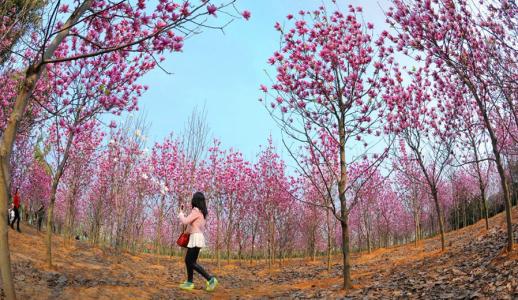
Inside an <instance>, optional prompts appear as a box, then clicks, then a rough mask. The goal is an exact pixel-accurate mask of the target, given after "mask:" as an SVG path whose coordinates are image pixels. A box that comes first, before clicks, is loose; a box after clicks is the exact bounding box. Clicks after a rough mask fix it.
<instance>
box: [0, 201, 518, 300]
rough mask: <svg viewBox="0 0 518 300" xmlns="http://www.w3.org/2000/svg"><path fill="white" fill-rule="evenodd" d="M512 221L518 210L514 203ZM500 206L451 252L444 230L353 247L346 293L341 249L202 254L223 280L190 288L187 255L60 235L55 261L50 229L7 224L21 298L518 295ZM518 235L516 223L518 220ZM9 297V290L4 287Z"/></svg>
mask: <svg viewBox="0 0 518 300" xmlns="http://www.w3.org/2000/svg"><path fill="white" fill-rule="evenodd" d="M513 213H514V216H513V220H516V219H517V215H518V209H516V208H515V209H514V212H513ZM504 226H505V223H504V218H503V215H502V214H500V215H498V216H495V217H494V218H492V219H491V220H490V230H489V231H486V230H485V228H484V221H480V222H478V223H477V224H475V225H472V226H469V227H466V228H463V229H461V230H458V231H455V232H450V233H448V234H447V235H446V240H447V245H448V247H447V250H446V251H445V252H441V251H440V240H439V239H438V237H436V238H432V239H427V240H424V241H421V242H419V243H418V245H417V246H415V245H414V244H409V245H403V246H399V247H393V248H388V249H385V248H383V249H378V250H376V251H373V252H372V253H370V254H354V255H353V259H352V264H353V269H352V276H353V284H354V289H352V290H350V291H344V290H342V289H341V284H342V278H341V276H340V275H341V273H342V267H341V261H340V258H339V256H337V257H335V258H334V259H333V265H332V268H331V271H329V272H328V271H327V267H326V263H325V259H324V258H321V259H318V260H317V261H314V262H312V261H309V260H305V259H289V260H286V261H285V262H284V263H283V265H282V266H279V264H278V263H277V264H275V266H274V267H273V268H272V269H268V266H267V265H266V264H265V263H264V261H260V262H255V263H254V264H253V265H251V264H250V263H249V262H242V263H241V264H240V263H239V262H237V261H232V262H231V263H230V264H228V263H227V262H226V261H224V262H222V267H221V268H220V269H218V268H216V265H215V264H214V263H213V262H212V261H211V260H207V259H201V260H200V264H202V265H204V266H205V267H206V268H207V269H208V270H209V271H210V272H213V273H215V274H216V275H217V277H218V279H219V281H220V285H219V286H218V289H217V290H216V291H215V292H213V293H207V292H205V291H204V290H203V289H202V288H203V287H204V286H205V285H204V280H203V278H201V277H199V276H198V275H195V284H196V288H195V290H193V291H191V292H184V291H182V290H180V289H179V288H178V284H179V283H180V282H182V281H183V280H185V274H184V273H185V271H184V265H183V260H182V258H178V257H173V258H171V257H167V256H156V255H151V254H140V255H138V256H134V255H130V254H127V253H123V254H119V255H115V254H114V253H112V251H110V250H103V249H100V248H96V247H92V246H90V245H89V244H88V243H86V242H81V241H72V242H70V245H69V246H66V247H65V246H63V239H62V237H60V236H55V237H54V243H53V249H54V250H53V251H54V258H53V259H54V264H55V267H54V268H53V269H48V268H47V267H46V263H45V246H44V245H45V244H44V235H43V234H42V233H38V232H36V231H35V230H34V229H33V228H31V227H29V226H28V225H26V226H22V230H23V233H18V232H15V231H12V230H11V231H10V232H9V239H10V249H11V257H12V263H13V271H14V278H15V286H16V290H17V294H18V298H19V299H110V300H113V299H185V298H199V299H228V298H233V299H236V298H285V299H291V298H302V299H304V298H326V299H327V298H343V297H346V298H443V299H451V298H456V299H473V298H498V299H506V298H508V299H511V298H517V297H518V250H514V251H513V252H511V253H507V252H505V251H504V249H505V243H506V235H505V230H504ZM514 234H515V239H516V237H517V236H518V225H514ZM2 296H3V293H2Z"/></svg>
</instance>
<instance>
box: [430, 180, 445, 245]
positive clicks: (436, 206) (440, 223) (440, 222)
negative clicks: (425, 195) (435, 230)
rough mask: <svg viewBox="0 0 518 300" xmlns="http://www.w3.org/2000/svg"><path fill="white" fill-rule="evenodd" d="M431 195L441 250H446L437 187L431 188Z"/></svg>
mask: <svg viewBox="0 0 518 300" xmlns="http://www.w3.org/2000/svg"><path fill="white" fill-rule="evenodd" d="M432 196H433V200H434V202H435V210H436V212H437V221H438V223H439V231H440V233H441V250H442V251H444V250H446V244H445V241H444V223H443V218H442V212H441V205H440V204H439V197H438V195H437V189H436V188H435V187H433V188H432Z"/></svg>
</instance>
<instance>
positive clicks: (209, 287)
mask: <svg viewBox="0 0 518 300" xmlns="http://www.w3.org/2000/svg"><path fill="white" fill-rule="evenodd" d="M217 285H218V280H217V279H216V277H212V278H211V279H210V280H209V281H207V288H206V289H205V290H206V291H207V292H212V291H214V290H215V289H216V286H217Z"/></svg>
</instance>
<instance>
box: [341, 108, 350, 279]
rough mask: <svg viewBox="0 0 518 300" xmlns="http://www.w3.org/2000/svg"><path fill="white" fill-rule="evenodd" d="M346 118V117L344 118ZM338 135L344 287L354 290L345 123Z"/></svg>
mask: <svg viewBox="0 0 518 300" xmlns="http://www.w3.org/2000/svg"><path fill="white" fill-rule="evenodd" d="M344 118H345V116H344ZM338 131H339V132H338V134H339V137H340V180H339V181H338V198H339V200H340V218H341V220H340V225H341V226H342V254H343V264H344V267H343V277H344V278H343V279H344V282H343V284H344V285H343V286H344V289H351V288H352V281H351V262H350V261H351V258H350V256H351V253H350V249H349V247H350V245H349V224H348V216H349V212H348V211H347V202H346V199H345V187H346V183H347V169H346V161H345V128H344V124H343V122H339V123H338Z"/></svg>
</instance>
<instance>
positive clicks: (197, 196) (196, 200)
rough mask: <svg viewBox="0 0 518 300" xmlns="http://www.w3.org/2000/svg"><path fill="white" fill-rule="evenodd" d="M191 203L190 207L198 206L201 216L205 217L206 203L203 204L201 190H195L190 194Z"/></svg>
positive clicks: (203, 198) (203, 199) (206, 212)
mask: <svg viewBox="0 0 518 300" xmlns="http://www.w3.org/2000/svg"><path fill="white" fill-rule="evenodd" d="M191 205H192V207H196V208H198V209H199V210H200V211H201V213H202V214H203V217H204V218H207V214H208V211H207V205H206V204H205V196H204V195H203V193H202V192H196V193H194V195H192V200H191Z"/></svg>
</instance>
